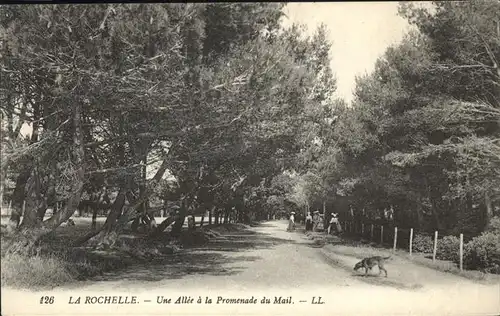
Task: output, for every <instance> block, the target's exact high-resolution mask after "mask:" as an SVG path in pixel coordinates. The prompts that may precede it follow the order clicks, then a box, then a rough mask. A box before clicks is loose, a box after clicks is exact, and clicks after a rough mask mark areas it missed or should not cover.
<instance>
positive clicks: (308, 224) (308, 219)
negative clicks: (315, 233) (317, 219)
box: [306, 212, 313, 231]
mask: <svg viewBox="0 0 500 316" xmlns="http://www.w3.org/2000/svg"><path fill="white" fill-rule="evenodd" d="M312 227H313V218H312V216H311V212H307V216H306V231H310V230H312Z"/></svg>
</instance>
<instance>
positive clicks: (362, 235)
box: [361, 223, 365, 237]
mask: <svg viewBox="0 0 500 316" xmlns="http://www.w3.org/2000/svg"><path fill="white" fill-rule="evenodd" d="M364 235H365V223H361V237H364Z"/></svg>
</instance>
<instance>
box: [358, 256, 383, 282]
mask: <svg viewBox="0 0 500 316" xmlns="http://www.w3.org/2000/svg"><path fill="white" fill-rule="evenodd" d="M389 258H391V256H389V257H381V256H374V257H369V258H364V259H363V260H361V261H360V262H358V263H356V265H355V266H354V271H357V270H359V269H361V268H365V276H367V275H368V270H371V269H372V268H373V267H374V266H378V270H379V272H378V274H379V275H380V274H381V273H382V271H384V272H385V277H386V278H387V270H386V269H385V268H384V262H385V261H386V260H388V259H389Z"/></svg>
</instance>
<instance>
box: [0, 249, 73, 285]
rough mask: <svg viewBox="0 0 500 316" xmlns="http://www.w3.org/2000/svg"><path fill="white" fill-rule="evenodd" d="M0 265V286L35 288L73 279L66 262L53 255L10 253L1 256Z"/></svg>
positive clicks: (59, 283)
mask: <svg viewBox="0 0 500 316" xmlns="http://www.w3.org/2000/svg"><path fill="white" fill-rule="evenodd" d="M1 266H2V272H1V274H2V286H11V287H15V288H29V289H35V288H42V287H52V286H57V285H61V284H63V283H66V282H70V281H72V280H74V279H73V277H72V276H71V274H70V272H69V271H68V267H67V264H66V262H65V261H63V260H62V259H61V258H58V257H55V256H41V255H36V256H27V255H22V254H17V253H11V254H6V255H5V256H3V257H2V262H1Z"/></svg>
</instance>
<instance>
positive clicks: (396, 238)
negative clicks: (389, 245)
mask: <svg viewBox="0 0 500 316" xmlns="http://www.w3.org/2000/svg"><path fill="white" fill-rule="evenodd" d="M397 242H398V228H397V227H394V246H393V249H392V251H393V252H396V245H397Z"/></svg>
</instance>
